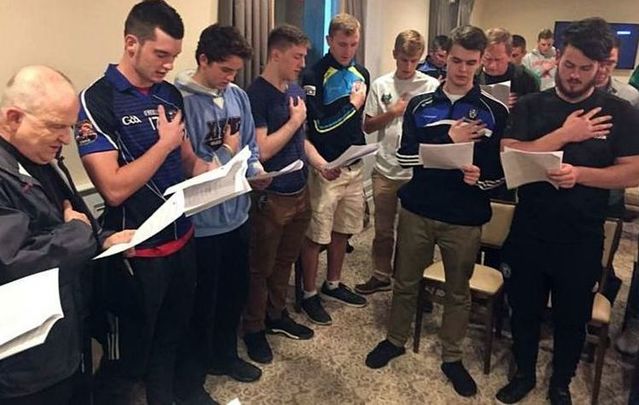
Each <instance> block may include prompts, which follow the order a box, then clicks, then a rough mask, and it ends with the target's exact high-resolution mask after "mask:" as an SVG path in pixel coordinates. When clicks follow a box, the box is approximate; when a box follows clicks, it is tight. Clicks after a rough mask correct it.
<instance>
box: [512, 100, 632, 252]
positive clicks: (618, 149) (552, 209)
mask: <svg viewBox="0 0 639 405" xmlns="http://www.w3.org/2000/svg"><path fill="white" fill-rule="evenodd" d="M595 107H601V108H602V110H601V112H600V113H599V114H597V116H602V115H612V117H613V119H612V123H613V127H612V128H611V131H610V134H608V135H607V136H606V137H602V138H593V139H589V140H587V141H583V142H578V143H569V144H566V145H564V147H563V148H562V149H561V150H562V151H563V152H564V156H563V162H564V163H569V164H571V165H573V166H585V167H595V168H604V167H608V166H611V165H613V164H614V162H615V159H616V158H618V157H624V156H633V155H639V134H637V133H636V131H637V129H639V114H637V112H636V111H635V110H633V109H632V107H631V106H630V104H629V103H628V102H627V101H624V100H622V99H620V98H618V97H615V96H613V95H610V94H607V93H604V92H602V91H599V90H595V92H594V93H593V94H592V95H591V96H590V97H588V98H587V99H585V100H583V101H581V102H579V103H575V104H571V103H569V102H567V101H564V100H562V99H561V98H559V97H558V96H557V94H556V92H555V89H554V88H553V89H548V90H546V91H543V92H541V93H535V94H532V95H528V96H525V97H523V98H522V99H520V100H519V102H518V103H517V104H516V105H515V107H514V108H513V110H512V111H511V114H510V117H509V120H508V124H507V126H506V130H505V132H504V136H503V137H504V138H513V139H517V140H520V141H534V140H535V139H538V138H541V137H543V136H544V135H546V134H548V133H550V132H552V131H554V130H556V129H558V128H560V127H561V126H562V125H563V123H564V121H565V120H566V117H567V116H568V115H570V114H571V113H572V112H573V111H575V110H579V109H583V110H584V111H586V112H587V111H590V110H592V109H593V108H595ZM518 194H519V204H518V209H517V213H516V215H515V218H514V219H513V226H512V229H511V232H523V233H525V234H527V235H529V236H535V237H538V238H541V239H544V240H547V241H552V242H559V243H568V242H571V241H577V240H583V239H587V238H590V237H601V234H602V233H601V232H602V226H603V222H604V220H605V215H606V207H607V203H608V190H605V189H601V188H596V187H588V186H584V185H580V184H577V185H575V187H573V188H570V189H559V190H556V189H555V188H554V187H553V186H552V185H550V183H547V182H538V183H532V184H527V185H524V186H521V187H520V188H519V191H518Z"/></svg>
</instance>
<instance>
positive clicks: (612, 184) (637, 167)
mask: <svg viewBox="0 0 639 405" xmlns="http://www.w3.org/2000/svg"><path fill="white" fill-rule="evenodd" d="M548 178H549V179H551V180H553V181H555V182H557V183H558V184H559V186H560V187H562V188H571V187H574V186H575V184H581V185H584V186H590V187H598V188H606V189H620V188H626V187H635V186H637V185H639V156H626V157H620V158H617V160H616V161H615V164H614V165H612V166H608V167H604V168H594V167H583V166H572V165H569V164H563V165H562V166H561V168H560V169H559V170H557V171H553V172H550V173H548Z"/></svg>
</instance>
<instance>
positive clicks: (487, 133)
mask: <svg viewBox="0 0 639 405" xmlns="http://www.w3.org/2000/svg"><path fill="white" fill-rule="evenodd" d="M455 122H456V121H455V120H451V119H445V120H439V121H435V122H431V123H430V124H426V127H434V126H437V125H448V126H450V125H453V124H454V123H455ZM463 124H464V125H467V124H468V123H463ZM492 134H493V131H491V130H490V129H489V128H484V133H483V134H482V135H483V136H485V137H487V138H490V136H491V135H492Z"/></svg>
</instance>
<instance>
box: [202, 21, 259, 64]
mask: <svg viewBox="0 0 639 405" xmlns="http://www.w3.org/2000/svg"><path fill="white" fill-rule="evenodd" d="M202 54H204V55H205V56H206V59H208V62H209V63H211V62H223V61H225V60H226V59H228V58H229V57H230V56H238V57H240V58H242V59H244V60H246V59H250V58H251V56H252V55H253V49H252V48H251V45H249V43H248V41H247V40H246V39H245V38H244V37H243V36H242V34H241V33H240V31H239V30H238V29H237V28H235V27H231V26H228V25H220V24H213V25H209V26H208V27H206V28H204V30H203V31H202V33H201V34H200V40H199V41H198V43H197V49H196V50H195V61H196V62H197V63H198V64H199V63H200V60H199V57H200V55H202Z"/></svg>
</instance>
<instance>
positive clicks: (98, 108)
mask: <svg viewBox="0 0 639 405" xmlns="http://www.w3.org/2000/svg"><path fill="white" fill-rule="evenodd" d="M80 103H81V108H80V114H79V117H78V122H77V124H76V129H75V140H76V143H77V146H78V151H79V153H80V156H86V155H89V154H91V153H100V152H107V151H117V152H118V163H119V165H120V166H124V165H126V164H129V163H131V162H133V161H134V160H136V159H138V158H139V157H140V156H142V155H143V154H144V153H146V151H148V150H149V149H150V148H151V147H152V146H153V145H154V144H155V143H156V142H157V141H158V131H157V121H158V110H157V107H158V106H159V105H163V106H164V108H165V111H166V114H167V118H168V119H172V118H173V117H174V116H175V114H176V113H177V112H178V110H183V102H182V96H181V94H180V92H179V91H178V90H177V89H176V88H175V87H173V85H171V84H169V83H168V82H161V83H157V84H154V85H153V86H152V87H151V88H150V89H149V92H148V94H144V93H143V92H141V91H140V90H139V89H137V88H136V87H134V86H133V85H132V84H131V83H130V82H129V81H128V80H127V79H126V77H124V76H123V75H122V73H120V71H119V70H118V69H117V67H116V65H109V67H108V68H107V71H106V72H105V74H104V76H103V77H102V78H100V79H98V80H97V81H96V82H95V83H93V84H92V85H91V86H89V87H88V88H87V89H85V90H83V91H82V92H81V93H80ZM183 180H184V174H183V169H182V161H181V158H180V149H179V148H177V149H175V150H174V151H173V152H171V153H170V154H169V155H168V157H167V158H166V160H165V161H164V163H163V164H162V166H160V168H159V169H158V171H157V172H156V173H155V174H154V175H153V177H152V178H151V179H150V180H149V182H148V183H147V184H145V185H144V186H143V187H142V188H140V189H139V190H138V191H136V192H135V193H133V194H132V195H131V196H130V197H129V198H128V199H127V200H126V201H124V203H122V205H120V206H117V207H112V206H109V205H108V204H107V205H106V208H105V211H104V218H103V221H102V222H103V226H104V227H105V228H106V229H112V230H122V229H137V228H138V227H139V226H140V225H141V224H142V223H143V222H144V221H145V220H146V219H147V218H148V217H149V216H151V214H153V212H155V210H156V209H158V208H159V207H160V206H161V205H162V204H163V203H164V201H165V198H164V197H162V194H163V193H164V190H166V189H167V188H168V187H169V186H172V185H174V184H176V183H179V182H181V181H183ZM190 227H191V222H190V221H189V220H188V219H186V217H184V216H182V217H180V218H179V219H178V220H177V221H176V222H174V223H173V225H172V226H169V227H167V228H165V229H164V230H163V231H161V232H160V233H158V234H156V235H155V236H154V237H152V238H151V239H149V240H147V241H146V242H144V243H142V244H141V245H140V246H139V247H140V248H150V247H157V246H159V245H162V244H164V243H166V242H170V241H172V240H176V239H179V238H180V237H181V236H183V235H184V234H185V233H186V232H187V231H188V230H189V229H190Z"/></svg>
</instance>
